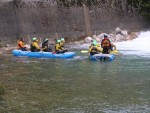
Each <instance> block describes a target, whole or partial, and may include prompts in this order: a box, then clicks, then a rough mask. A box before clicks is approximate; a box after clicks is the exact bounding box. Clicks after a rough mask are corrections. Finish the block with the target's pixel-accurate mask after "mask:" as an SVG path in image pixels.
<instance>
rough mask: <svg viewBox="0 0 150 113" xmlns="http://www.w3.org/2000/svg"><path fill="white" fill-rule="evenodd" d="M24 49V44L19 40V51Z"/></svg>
mask: <svg viewBox="0 0 150 113" xmlns="http://www.w3.org/2000/svg"><path fill="white" fill-rule="evenodd" d="M23 47H24V43H23V41H21V40H18V49H20V48H23Z"/></svg>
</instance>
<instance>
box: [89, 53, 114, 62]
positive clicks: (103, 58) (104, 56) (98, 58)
mask: <svg viewBox="0 0 150 113" xmlns="http://www.w3.org/2000/svg"><path fill="white" fill-rule="evenodd" d="M114 58H115V56H114V54H102V53H100V54H95V55H90V60H92V61H112V60H114Z"/></svg>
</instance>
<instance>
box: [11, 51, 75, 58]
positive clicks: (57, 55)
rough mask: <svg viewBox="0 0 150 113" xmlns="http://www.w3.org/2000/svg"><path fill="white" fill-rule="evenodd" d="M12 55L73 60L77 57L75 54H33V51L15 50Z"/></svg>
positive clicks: (41, 52)
mask: <svg viewBox="0 0 150 113" xmlns="http://www.w3.org/2000/svg"><path fill="white" fill-rule="evenodd" d="M12 54H13V55H14V56H18V57H19V56H27V57H33V58H72V57H74V56H75V52H65V53H61V54H57V53H52V52H43V51H40V52H31V51H21V50H13V51H12Z"/></svg>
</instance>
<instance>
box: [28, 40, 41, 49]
mask: <svg viewBox="0 0 150 113" xmlns="http://www.w3.org/2000/svg"><path fill="white" fill-rule="evenodd" d="M35 49H37V50H39V49H40V48H39V46H38V44H37V42H36V41H33V42H32V43H31V45H30V50H31V51H34V50H35Z"/></svg>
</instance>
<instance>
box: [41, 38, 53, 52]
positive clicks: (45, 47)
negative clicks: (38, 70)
mask: <svg viewBox="0 0 150 113" xmlns="http://www.w3.org/2000/svg"><path fill="white" fill-rule="evenodd" d="M48 42H49V39H48V38H46V39H45V40H44V41H43V43H42V49H43V51H44V52H52V49H51V47H50V46H49V45H48Z"/></svg>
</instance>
